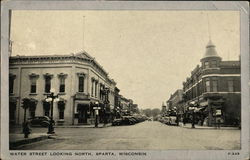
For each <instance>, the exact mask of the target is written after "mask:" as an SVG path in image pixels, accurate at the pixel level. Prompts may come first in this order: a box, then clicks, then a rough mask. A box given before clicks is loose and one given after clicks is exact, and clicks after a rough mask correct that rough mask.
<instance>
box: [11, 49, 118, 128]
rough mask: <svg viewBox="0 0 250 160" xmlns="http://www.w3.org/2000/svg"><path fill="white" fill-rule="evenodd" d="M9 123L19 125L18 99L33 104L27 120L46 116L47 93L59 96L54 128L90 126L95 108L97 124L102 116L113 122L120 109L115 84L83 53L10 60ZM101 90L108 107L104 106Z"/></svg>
mask: <svg viewBox="0 0 250 160" xmlns="http://www.w3.org/2000/svg"><path fill="white" fill-rule="evenodd" d="M9 65H10V67H9V97H10V98H9V107H10V109H9V111H10V113H9V114H10V123H11V124H21V123H22V122H23V118H24V117H23V115H24V110H23V108H22V107H21V105H22V104H21V103H22V99H23V98H25V97H27V98H30V99H32V100H33V101H34V103H32V107H30V108H29V110H28V114H27V117H34V116H50V103H49V102H46V100H45V99H46V97H47V95H48V94H49V93H50V91H51V89H52V88H54V89H55V93H56V94H58V95H59V101H58V102H55V103H54V109H53V110H54V112H53V115H54V116H53V117H54V120H55V121H56V123H57V124H61V125H64V124H73V125H75V124H93V123H94V121H95V112H94V109H93V106H95V104H98V106H99V107H100V108H101V109H100V110H99V114H100V121H102V116H103V115H104V114H105V115H107V117H109V119H111V118H113V116H114V115H115V114H117V111H119V110H120V109H119V108H120V104H121V103H120V101H121V98H120V95H119V89H118V88H117V87H116V82H115V81H114V80H113V79H111V78H110V77H109V76H108V73H107V72H106V71H105V70H104V69H103V68H102V66H101V65H99V64H98V62H97V61H96V60H95V59H94V58H93V57H91V56H90V55H89V54H88V53H86V52H81V53H76V54H69V55H46V56H14V57H10V60H9ZM105 89H108V102H107V103H108V104H107V105H105V102H104V100H105Z"/></svg>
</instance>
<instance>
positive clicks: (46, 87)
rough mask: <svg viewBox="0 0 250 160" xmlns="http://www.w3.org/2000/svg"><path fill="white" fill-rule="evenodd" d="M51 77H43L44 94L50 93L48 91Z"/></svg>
mask: <svg viewBox="0 0 250 160" xmlns="http://www.w3.org/2000/svg"><path fill="white" fill-rule="evenodd" d="M52 77H53V75H52V74H49V73H46V74H45V75H44V79H45V88H44V91H45V93H50V89H51V79H52Z"/></svg>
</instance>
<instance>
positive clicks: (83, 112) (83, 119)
mask: <svg viewBox="0 0 250 160" xmlns="http://www.w3.org/2000/svg"><path fill="white" fill-rule="evenodd" d="M77 111H78V124H83V123H85V124H86V123H87V118H88V117H87V116H88V115H87V111H88V105H86V104H85V105H84V104H78V105H77Z"/></svg>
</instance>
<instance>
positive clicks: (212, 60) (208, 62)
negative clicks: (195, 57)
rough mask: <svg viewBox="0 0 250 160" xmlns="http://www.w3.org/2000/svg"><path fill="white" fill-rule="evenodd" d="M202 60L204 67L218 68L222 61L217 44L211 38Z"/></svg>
mask: <svg viewBox="0 0 250 160" xmlns="http://www.w3.org/2000/svg"><path fill="white" fill-rule="evenodd" d="M200 61H201V63H202V68H203V69H209V68H218V65H219V63H220V61H221V57H220V56H219V55H218V54H217V52H216V50H215V45H214V44H213V43H212V41H211V40H209V42H208V44H207V46H206V52H205V55H204V56H203V57H202V59H201V60H200Z"/></svg>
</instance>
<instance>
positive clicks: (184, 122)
mask: <svg viewBox="0 0 250 160" xmlns="http://www.w3.org/2000/svg"><path fill="white" fill-rule="evenodd" d="M183 125H184V126H185V125H186V117H183Z"/></svg>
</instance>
